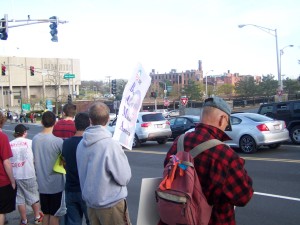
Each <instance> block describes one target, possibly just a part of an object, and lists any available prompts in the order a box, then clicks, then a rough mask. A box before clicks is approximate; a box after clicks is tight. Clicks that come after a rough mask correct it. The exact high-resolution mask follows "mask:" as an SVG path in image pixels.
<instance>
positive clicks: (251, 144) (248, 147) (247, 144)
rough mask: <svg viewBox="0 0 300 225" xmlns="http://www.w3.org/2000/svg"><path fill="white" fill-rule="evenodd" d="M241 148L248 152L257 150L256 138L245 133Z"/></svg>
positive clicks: (241, 140)
mask: <svg viewBox="0 0 300 225" xmlns="http://www.w3.org/2000/svg"><path fill="white" fill-rule="evenodd" d="M240 149H241V150H242V151H243V152H244V153H247V154H250V153H254V152H256V151H257V146H256V143H255V140H254V138H253V137H251V136H250V135H244V136H242V137H241V139H240Z"/></svg>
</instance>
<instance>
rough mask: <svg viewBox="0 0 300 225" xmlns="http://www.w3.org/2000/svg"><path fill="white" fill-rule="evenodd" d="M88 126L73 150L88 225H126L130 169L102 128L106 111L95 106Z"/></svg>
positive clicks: (116, 144) (107, 132) (118, 146)
mask: <svg viewBox="0 0 300 225" xmlns="http://www.w3.org/2000/svg"><path fill="white" fill-rule="evenodd" d="M89 117H90V120H91V124H92V126H90V127H88V128H87V129H86V130H85V131H84V133H83V138H82V140H81V141H80V143H79V145H78V147H77V154H76V159H77V165H78V174H79V180H80V187H81V191H82V198H83V200H85V202H86V204H87V207H88V215H89V219H90V223H91V224H92V225H117V224H120V225H121V224H124V225H125V224H128V225H130V224H131V222H130V219H129V212H128V205H127V202H126V198H127V195H128V191H127V184H128V183H129V181H130V178H131V169H130V165H129V162H128V159H127V157H126V154H125V152H124V151H123V149H122V147H121V145H120V144H119V142H117V141H116V140H114V139H112V135H111V133H110V132H109V131H108V130H107V128H106V127H105V126H106V125H107V123H108V121H109V108H108V107H107V105H105V104H104V103H101V102H98V103H95V104H94V105H92V106H91V108H90V109H89Z"/></svg>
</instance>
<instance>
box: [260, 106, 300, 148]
mask: <svg viewBox="0 0 300 225" xmlns="http://www.w3.org/2000/svg"><path fill="white" fill-rule="evenodd" d="M258 113H259V114H262V115H266V116H268V117H271V118H274V119H277V120H284V121H285V123H286V127H287V129H288V130H289V133H290V138H291V140H292V142H294V143H295V144H298V145H299V144H300V100H296V101H288V102H273V103H267V104H263V105H261V106H260V107H259V109H258Z"/></svg>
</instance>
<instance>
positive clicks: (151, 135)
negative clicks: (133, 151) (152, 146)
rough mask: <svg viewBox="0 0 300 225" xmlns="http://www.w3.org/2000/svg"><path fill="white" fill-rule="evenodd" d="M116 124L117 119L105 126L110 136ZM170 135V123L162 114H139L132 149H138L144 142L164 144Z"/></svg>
mask: <svg viewBox="0 0 300 225" xmlns="http://www.w3.org/2000/svg"><path fill="white" fill-rule="evenodd" d="M116 123H117V118H115V119H114V120H113V121H112V122H111V123H110V124H109V125H108V126H107V128H108V130H109V131H110V132H111V133H112V134H113V133H114V131H115V127H116ZM171 134H172V131H171V128H170V122H169V121H168V120H166V118H165V117H164V116H163V115H162V113H157V112H139V114H138V118H137V122H136V127H135V136H134V139H133V144H132V147H139V146H140V145H141V143H144V142H146V141H157V143H158V144H165V143H166V142H167V141H168V139H169V137H170V136H171Z"/></svg>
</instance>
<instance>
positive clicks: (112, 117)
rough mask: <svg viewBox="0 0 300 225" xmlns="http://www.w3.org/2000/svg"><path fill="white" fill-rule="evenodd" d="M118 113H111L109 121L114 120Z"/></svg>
mask: <svg viewBox="0 0 300 225" xmlns="http://www.w3.org/2000/svg"><path fill="white" fill-rule="evenodd" d="M116 117H117V115H116V114H115V113H109V121H113V120H114V119H115V118H116Z"/></svg>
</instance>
